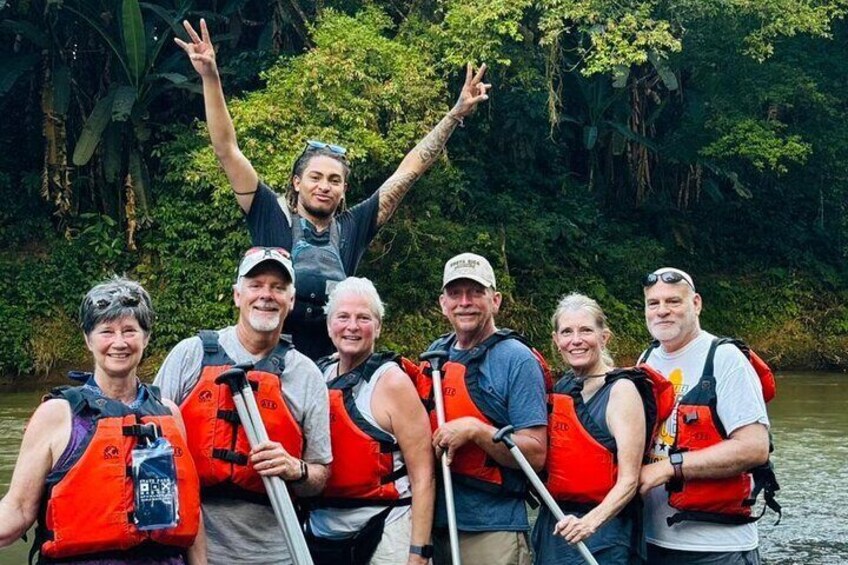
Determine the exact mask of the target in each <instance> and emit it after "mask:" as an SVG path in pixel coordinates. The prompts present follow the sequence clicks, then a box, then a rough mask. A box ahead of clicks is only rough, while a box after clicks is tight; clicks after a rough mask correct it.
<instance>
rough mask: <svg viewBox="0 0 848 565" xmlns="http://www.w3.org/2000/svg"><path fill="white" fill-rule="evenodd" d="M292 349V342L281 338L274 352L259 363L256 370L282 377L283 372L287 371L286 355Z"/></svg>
mask: <svg viewBox="0 0 848 565" xmlns="http://www.w3.org/2000/svg"><path fill="white" fill-rule="evenodd" d="M292 347H293V345H292V344H291V342H290V341H288V340H286V339H285V338H284V337H283V336H280V341H279V342H278V343H277V346H276V347H274V349H273V351H271V353H270V354H269V355H268V356H267V357H266V358H265V359H262V360H261V361H259V362H258V363H257V364H256V366H255V367H254V368H255V369H256V370H257V371H267V372H269V373H274V374H275V375H278V376H280V377H282V376H283V371H285V370H286V355H287V354H288V352H289V350H290V349H291V348H292Z"/></svg>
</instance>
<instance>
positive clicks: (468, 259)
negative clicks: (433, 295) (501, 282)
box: [442, 253, 496, 289]
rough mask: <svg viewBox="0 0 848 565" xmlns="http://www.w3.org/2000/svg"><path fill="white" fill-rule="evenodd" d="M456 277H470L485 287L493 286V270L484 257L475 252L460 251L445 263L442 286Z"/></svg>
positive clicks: (456, 278)
mask: <svg viewBox="0 0 848 565" xmlns="http://www.w3.org/2000/svg"><path fill="white" fill-rule="evenodd" d="M458 279H470V280H472V281H475V282H478V283H480V284H482V285H483V286H485V287H487V288H492V289H494V288H496V287H495V271H494V270H493V269H492V265H491V264H489V262H488V261H487V260H486V258H485V257H483V256H481V255H477V254H476V253H460V254H459V255H457V256H456V257H453V258H451V259H449V260H448V262H447V263H445V274H444V276H443V277H442V288H444V287H446V286H447V285H448V284H450V283H451V282H453V281H455V280H458Z"/></svg>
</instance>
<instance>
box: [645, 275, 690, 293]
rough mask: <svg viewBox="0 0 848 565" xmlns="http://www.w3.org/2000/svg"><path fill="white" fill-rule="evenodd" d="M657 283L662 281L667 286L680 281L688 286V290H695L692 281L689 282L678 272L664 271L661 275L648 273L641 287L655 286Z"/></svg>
mask: <svg viewBox="0 0 848 565" xmlns="http://www.w3.org/2000/svg"><path fill="white" fill-rule="evenodd" d="M657 281H662V282H664V283H668V284H675V283H679V282H680V281H684V282H685V283H686V284H688V285H689V288H691V289H692V290H695V285H694V284H692V281H690V280H689V278H688V277H687V276H685V275H684V274H683V273H681V272H679V271H664V272H662V273H659V274H657V273H648V274H647V275H645V279H644V280H643V281H642V286H643V287H644V288H648V287H650V286H654V285H655V284H657Z"/></svg>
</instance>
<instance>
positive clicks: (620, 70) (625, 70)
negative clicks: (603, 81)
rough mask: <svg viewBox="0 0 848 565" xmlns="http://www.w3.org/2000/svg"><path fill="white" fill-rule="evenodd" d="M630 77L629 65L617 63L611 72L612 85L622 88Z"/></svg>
mask: <svg viewBox="0 0 848 565" xmlns="http://www.w3.org/2000/svg"><path fill="white" fill-rule="evenodd" d="M629 78H630V67H629V66H624V65H619V66H617V67H616V68H615V70H614V71H613V73H612V87H613V88H624V87H625V86H627V79H629Z"/></svg>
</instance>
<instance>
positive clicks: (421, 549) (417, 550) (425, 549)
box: [409, 544, 433, 559]
mask: <svg viewBox="0 0 848 565" xmlns="http://www.w3.org/2000/svg"><path fill="white" fill-rule="evenodd" d="M409 553H413V554H415V555H420V556H421V557H423V558H424V559H430V558H431V557H433V546H432V545H430V544H427V545H410V546H409Z"/></svg>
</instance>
